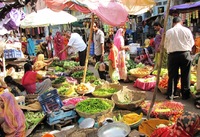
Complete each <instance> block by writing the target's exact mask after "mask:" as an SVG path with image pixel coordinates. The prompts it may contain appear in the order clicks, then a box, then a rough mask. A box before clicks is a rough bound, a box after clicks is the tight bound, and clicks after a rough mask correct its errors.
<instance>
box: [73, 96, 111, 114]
mask: <svg viewBox="0 0 200 137" xmlns="http://www.w3.org/2000/svg"><path fill="white" fill-rule="evenodd" d="M111 107H112V105H111V104H110V103H108V102H107V101H105V100H103V99H98V98H90V99H86V100H83V101H81V102H79V103H78V104H77V106H76V110H78V111H80V112H85V113H88V114H95V113H99V112H102V111H105V110H108V109H110V108H111Z"/></svg>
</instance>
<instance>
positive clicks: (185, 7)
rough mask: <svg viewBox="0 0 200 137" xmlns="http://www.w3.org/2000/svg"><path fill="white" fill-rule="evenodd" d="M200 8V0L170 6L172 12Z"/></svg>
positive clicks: (183, 11) (184, 11)
mask: <svg viewBox="0 0 200 137" xmlns="http://www.w3.org/2000/svg"><path fill="white" fill-rule="evenodd" d="M199 8H200V1H198V2H190V3H185V4H180V5H175V6H172V7H171V8H170V14H172V13H186V12H190V11H193V10H199Z"/></svg>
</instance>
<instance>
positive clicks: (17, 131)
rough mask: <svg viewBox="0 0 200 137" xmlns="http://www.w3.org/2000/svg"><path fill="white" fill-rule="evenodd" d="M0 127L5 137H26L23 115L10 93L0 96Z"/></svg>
mask: <svg viewBox="0 0 200 137" xmlns="http://www.w3.org/2000/svg"><path fill="white" fill-rule="evenodd" d="M0 126H1V128H2V129H3V132H4V133H5V137H25V136H26V133H25V128H26V126H25V117H24V113H23V111H22V110H21V109H20V107H19V105H18V103H17V101H16V100H15V98H14V96H13V95H12V94H11V93H10V92H4V93H2V94H0ZM1 134H2V132H1Z"/></svg>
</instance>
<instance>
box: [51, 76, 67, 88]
mask: <svg viewBox="0 0 200 137" xmlns="http://www.w3.org/2000/svg"><path fill="white" fill-rule="evenodd" d="M65 81H66V78H65V77H64V76H61V77H58V78H56V79H55V80H54V81H53V82H52V87H54V88H59V87H61V86H62V83H63V82H65Z"/></svg>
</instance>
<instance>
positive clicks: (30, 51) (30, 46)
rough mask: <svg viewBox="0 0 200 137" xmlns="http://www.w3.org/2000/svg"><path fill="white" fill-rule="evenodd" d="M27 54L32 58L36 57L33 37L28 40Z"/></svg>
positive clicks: (29, 36)
mask: <svg viewBox="0 0 200 137" xmlns="http://www.w3.org/2000/svg"><path fill="white" fill-rule="evenodd" d="M27 43H28V44H27V52H28V54H29V55H30V56H35V44H34V41H33V39H32V37H31V35H28V39H27Z"/></svg>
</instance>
